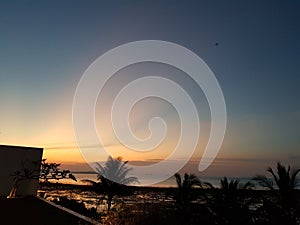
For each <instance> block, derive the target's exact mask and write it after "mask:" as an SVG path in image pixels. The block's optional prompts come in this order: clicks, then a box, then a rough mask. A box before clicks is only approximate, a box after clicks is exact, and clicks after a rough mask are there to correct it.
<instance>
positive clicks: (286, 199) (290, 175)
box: [253, 162, 300, 208]
mask: <svg viewBox="0 0 300 225" xmlns="http://www.w3.org/2000/svg"><path fill="white" fill-rule="evenodd" d="M267 172H269V173H270V174H271V175H272V178H273V179H274V181H275V184H276V186H277V188H278V190H279V192H277V191H276V189H275V188H274V184H273V181H272V180H271V179H269V178H267V177H266V176H265V175H257V176H255V177H254V178H253V180H255V181H257V183H258V184H259V185H260V186H262V187H266V188H268V189H270V190H272V191H273V192H274V193H276V194H277V193H279V196H278V197H279V200H280V202H281V203H282V204H283V206H284V207H288V208H295V206H296V197H295V189H296V187H297V186H298V183H297V175H298V173H299V172H300V169H296V170H293V171H291V167H290V166H288V167H287V168H286V167H285V166H284V165H282V164H281V163H280V162H278V163H277V170H276V173H275V172H274V171H273V169H272V168H271V167H269V168H268V169H267Z"/></svg>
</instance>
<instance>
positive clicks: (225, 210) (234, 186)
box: [204, 177, 252, 225]
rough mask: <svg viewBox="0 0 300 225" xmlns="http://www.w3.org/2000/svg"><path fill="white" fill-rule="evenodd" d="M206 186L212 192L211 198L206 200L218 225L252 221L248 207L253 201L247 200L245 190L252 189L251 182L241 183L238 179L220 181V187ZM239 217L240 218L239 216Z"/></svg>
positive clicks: (225, 178) (207, 184) (233, 224)
mask: <svg viewBox="0 0 300 225" xmlns="http://www.w3.org/2000/svg"><path fill="white" fill-rule="evenodd" d="M204 186H206V187H208V188H209V189H210V190H211V192H210V193H211V196H208V197H207V198H206V200H207V207H208V208H209V211H210V212H211V213H212V214H213V215H214V217H215V219H216V221H217V224H232V225H237V224H248V223H249V221H250V220H251V218H250V212H249V209H248V206H249V204H250V201H251V199H249V200H248V199H246V198H245V197H244V195H243V193H244V190H247V189H250V188H251V187H252V183H251V182H249V181H248V182H247V183H245V184H242V183H240V181H239V180H238V179H231V180H228V178H227V177H224V178H221V179H220V187H219V188H216V187H214V186H213V185H212V184H210V183H208V182H205V183H204ZM237 215H238V216H237Z"/></svg>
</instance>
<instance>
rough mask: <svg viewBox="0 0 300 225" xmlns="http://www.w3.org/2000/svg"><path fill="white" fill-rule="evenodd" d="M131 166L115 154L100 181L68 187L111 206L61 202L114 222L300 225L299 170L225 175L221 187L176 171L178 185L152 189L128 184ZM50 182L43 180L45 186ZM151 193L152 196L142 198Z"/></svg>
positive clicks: (131, 224) (139, 224)
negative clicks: (236, 176)
mask: <svg viewBox="0 0 300 225" xmlns="http://www.w3.org/2000/svg"><path fill="white" fill-rule="evenodd" d="M126 164H127V161H126V162H122V158H116V159H113V158H112V157H110V158H109V159H108V161H107V163H106V164H105V166H103V167H102V166H101V165H100V164H99V170H98V180H99V182H94V181H90V185H85V186H69V190H70V191H72V188H73V190H74V188H79V189H81V191H90V192H91V193H94V194H95V195H96V196H97V198H98V199H99V202H98V203H99V204H102V205H103V203H104V204H106V205H107V208H106V210H101V211H99V210H97V207H95V208H89V209H86V208H85V205H84V203H83V202H78V201H74V200H70V199H66V198H59V199H57V200H55V201H56V203H57V204H61V205H63V206H65V207H67V208H70V209H72V210H74V211H77V212H79V213H82V214H85V215H87V216H89V217H93V219H95V220H97V221H99V222H101V224H109V225H148V224H149V225H153V224H156V225H160V224H172V225H177V224H178V225H184V224H187V225H194V224H195V225H196V224H197V225H198V224H205V225H241V224H243V225H300V190H299V189H297V185H298V184H297V174H298V173H299V172H300V170H299V169H298V170H292V169H291V167H290V166H288V167H285V166H284V165H282V164H281V163H277V165H276V169H274V170H273V169H272V168H268V169H267V172H268V173H269V174H270V176H271V178H269V177H267V176H265V175H256V176H254V177H253V179H251V180H249V182H247V183H243V184H242V183H240V181H239V180H237V179H233V180H229V179H227V177H224V178H222V179H220V185H219V187H214V186H213V185H212V184H210V183H206V182H203V181H201V180H199V179H198V178H197V176H195V175H193V174H187V173H186V174H184V175H180V174H175V175H174V176H175V178H176V183H177V188H150V187H136V186H128V185H127V184H129V183H132V182H135V181H137V179H136V178H134V177H127V173H128V171H129V170H130V169H128V168H127V167H126ZM50 186H51V184H49V183H44V185H43V188H44V189H47V188H49V187H50ZM62 187H63V186H56V187H55V188H57V189H58V188H62ZM65 187H66V186H65ZM254 187H261V188H262V189H257V188H254ZM149 195H152V198H144V199H143V200H142V201H141V200H138V198H137V196H149ZM128 196H130V198H128ZM125 199H127V201H126V200H125ZM128 199H129V200H128Z"/></svg>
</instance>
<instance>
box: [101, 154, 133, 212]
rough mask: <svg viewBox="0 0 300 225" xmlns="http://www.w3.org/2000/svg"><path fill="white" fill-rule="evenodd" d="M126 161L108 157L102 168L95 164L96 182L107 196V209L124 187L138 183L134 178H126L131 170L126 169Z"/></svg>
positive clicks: (120, 158)
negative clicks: (99, 182) (101, 186)
mask: <svg viewBox="0 0 300 225" xmlns="http://www.w3.org/2000/svg"><path fill="white" fill-rule="evenodd" d="M127 163H128V161H124V162H123V161H122V157H117V158H115V159H114V158H112V157H111V156H109V157H108V159H107V161H106V163H105V165H104V167H103V166H102V165H100V163H97V166H98V167H96V170H97V172H98V180H100V181H101V183H102V185H103V189H104V192H105V193H104V194H105V195H106V196H107V209H108V211H109V210H110V208H111V203H112V200H113V197H114V196H115V195H118V194H120V193H121V192H122V189H124V188H125V187H126V185H128V184H131V183H138V179H137V178H136V177H132V176H131V177H128V173H129V172H130V171H131V168H128V167H127Z"/></svg>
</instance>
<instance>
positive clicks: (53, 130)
mask: <svg viewBox="0 0 300 225" xmlns="http://www.w3.org/2000/svg"><path fill="white" fill-rule="evenodd" d="M299 12H300V1H247V2H246V1H178V2H175V1H163V2H160V1H127V2H124V1H66V0H64V1H1V2H0V34H1V35H0V107H1V110H0V143H1V144H8V145H21V146H33V147H44V158H47V159H48V161H55V162H60V163H62V164H63V165H64V166H66V167H68V168H71V169H72V170H76V171H78V170H89V167H88V166H87V164H86V163H85V161H84V159H83V158H82V156H81V154H80V151H79V150H78V149H77V148H76V143H75V139H74V135H73V130H72V102H73V96H74V93H75V90H76V86H77V83H78V81H79V80H80V78H81V76H82V74H83V73H84V71H85V70H86V69H87V67H88V66H89V65H90V64H91V63H92V62H93V61H94V60H95V59H97V57H99V56H100V55H102V54H103V53H105V52H106V51H108V50H110V49H112V48H114V47H117V46H119V45H121V44H124V43H127V42H132V41H137V40H165V41H170V42H174V43H177V44H180V45H182V46H185V47H186V48H188V49H191V50H192V51H194V52H195V53H196V54H198V55H199V56H200V57H201V58H202V59H203V60H204V61H205V62H206V63H207V64H208V66H209V67H210V68H211V70H212V71H213V72H214V74H215V76H216V78H217V79H218V81H219V83H220V86H221V88H222V90H223V94H224V97H225V101H226V105H227V113H228V125H227V131H226V135H225V139H224V143H223V145H222V148H221V151H220V153H219V155H218V157H217V159H216V160H215V162H214V163H213V165H212V166H211V167H210V168H209V169H208V170H207V171H205V172H204V173H203V175H207V176H216V175H220V176H223V175H227V176H248V175H251V174H254V173H255V172H258V171H264V169H265V168H266V167H267V166H269V165H273V163H274V162H276V161H279V160H280V161H282V162H286V163H289V164H291V165H294V166H300V152H299V151H300V132H299V130H300V88H299V83H300V73H299V62H300V41H299V40H300V26H299V21H300V13H299ZM216 43H218V44H217V45H216ZM153 68H155V69H157V73H159V71H165V72H166V73H167V72H168V71H169V72H170V71H171V72H172V73H173V75H174V74H175V75H174V77H177V78H175V79H180V77H181V75H180V72H178V71H175V70H173V69H170V68H167V69H166V68H164V66H162V65H155V66H154V67H153V66H151V65H150V66H149V65H145V66H144V67H143V68H142V69H141V68H140V69H139V68H137V71H145V70H146V71H150V70H151V69H153ZM130 70H131V68H127V69H126V70H124V71H121V72H122V73H123V74H125V75H122V76H123V77H126V76H127V78H128V80H130V79H131V78H130V74H133V72H132V71H130ZM121 72H120V73H121ZM152 72H153V71H152ZM176 73H178V76H177V75H176ZM124 79H125V78H124ZM128 80H127V81H128ZM119 82H121V83H122V81H119ZM182 85H184V86H185V87H186V88H187V89H189V91H190V93H191V94H192V95H195V96H196V97H195V98H196V99H197V101H198V103H199V107H198V109H199V110H200V112H201V113H200V114H201V115H200V119H201V120H202V121H201V126H202V127H201V129H203V133H202V134H201V137H200V142H199V146H198V148H197V151H196V152H195V154H194V157H193V159H192V162H191V163H190V164H189V165H187V166H186V167H185V170H188V171H196V168H197V165H196V164H197V163H194V162H197V161H199V158H200V157H201V154H202V151H203V148H204V146H205V144H206V143H207V137H208V131H209V126H210V125H209V116H208V115H209V109H208V108H207V103H206V102H205V97H204V96H203V94H202V93H201V94H199V95H198V93H199V92H197V91H196V90H195V87H194V86H193V84H192V83H191V82H190V81H189V80H187V79H185V80H182ZM110 94H112V93H110V92H109V91H108V93H107V96H108V99H109V95H110ZM107 101H108V100H107ZM160 105H161V106H160ZM147 107H148V108H147ZM103 109H105V106H103V105H97V110H103ZM143 109H144V111H143ZM145 109H146V110H145ZM133 114H134V115H133V118H132V121H131V122H132V124H133V125H132V126H133V127H134V128H135V129H136V130H137V132H138V134H139V135H141V136H143V135H147V130H146V127H147V124H145V123H144V121H145V120H146V121H147V120H148V119H149V118H151V116H152V115H157V114H160V115H161V116H163V117H165V118H166V120H167V121H168V122H169V124H170V127H169V129H170V130H169V132H170V134H169V138H170V141H169V142H168V143H167V144H166V145H164V146H161V147H160V149H157V150H156V151H154V152H150V153H147V154H142V153H136V152H128V151H126V149H124V148H123V147H122V146H120V145H118V144H117V143H116V142H115V141H114V140H113V139H112V138H111V134H110V133H109V132H108V133H105V134H101V135H104V136H105V139H106V140H107V143H110V144H108V146H105V147H108V149H109V150H110V151H111V153H112V154H113V155H114V156H118V155H122V156H123V158H125V159H126V160H129V161H132V162H135V163H137V164H138V163H141V162H140V161H146V162H151V161H155V160H156V161H157V160H161V159H163V158H164V157H166V155H168V154H169V153H170V152H169V151H170V149H172V145H174V143H175V142H176V138H177V135H176V132H175V131H176V129H178V127H176V126H177V125H176V118H177V117H176V115H175V114H174V111H173V110H172V106H170V105H168V104H166V103H165V102H163V101H160V100H157V99H152V100H151V99H149V100H148V102H143V103H141V107H140V110H139V111H136V112H134V111H133ZM106 122H108V121H106ZM102 129H105V127H102ZM172 132H174V133H172ZM110 140H111V142H110ZM86 145H87V146H92V145H93V143H86ZM92 147H96V148H101V146H92ZM102 160H105V159H102Z"/></svg>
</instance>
